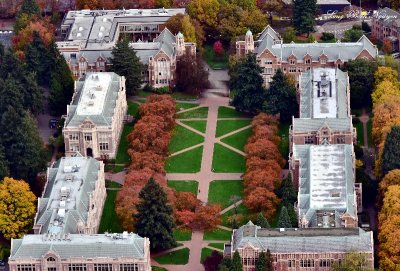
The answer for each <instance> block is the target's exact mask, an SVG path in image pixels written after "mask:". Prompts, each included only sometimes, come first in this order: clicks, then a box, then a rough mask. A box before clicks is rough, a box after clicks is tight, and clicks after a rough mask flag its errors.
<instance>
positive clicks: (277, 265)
mask: <svg viewBox="0 0 400 271" xmlns="http://www.w3.org/2000/svg"><path fill="white" fill-rule="evenodd" d="M267 249H269V250H270V252H271V254H272V258H273V268H274V269H273V270H275V271H331V270H332V269H331V266H332V264H333V263H334V262H336V263H340V262H341V261H342V260H343V259H344V257H345V255H346V253H348V252H351V251H357V252H360V253H363V254H364V255H365V256H366V259H367V263H366V265H365V266H364V268H365V269H368V270H369V269H371V270H373V268H374V241H373V234H372V232H365V231H363V230H362V229H261V228H260V227H258V226H255V225H253V223H251V222H249V223H248V224H247V225H245V226H242V227H240V228H239V229H237V230H234V231H233V234H232V240H231V243H230V244H229V245H225V249H224V254H225V256H229V257H232V256H233V253H234V252H235V251H238V252H239V255H240V256H241V258H242V264H243V271H254V270H255V263H256V261H257V259H258V257H259V254H260V253H261V252H262V251H263V252H266V251H267Z"/></svg>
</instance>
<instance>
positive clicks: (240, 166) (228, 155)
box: [212, 143, 246, 173]
mask: <svg viewBox="0 0 400 271" xmlns="http://www.w3.org/2000/svg"><path fill="white" fill-rule="evenodd" d="M212 168H213V171H214V172H231V173H240V172H244V171H245V170H246V165H245V159H244V156H243V155H241V154H239V153H236V152H234V151H232V150H230V149H228V148H226V147H224V146H222V145H221V144H218V143H216V144H215V145H214V154H213V161H212Z"/></svg>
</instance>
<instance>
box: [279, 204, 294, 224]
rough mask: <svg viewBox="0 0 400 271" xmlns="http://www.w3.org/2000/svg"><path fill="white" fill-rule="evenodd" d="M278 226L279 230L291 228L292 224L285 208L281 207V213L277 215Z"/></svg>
mask: <svg viewBox="0 0 400 271" xmlns="http://www.w3.org/2000/svg"><path fill="white" fill-rule="evenodd" d="M278 226H279V227H280V228H291V227H292V222H291V220H290V216H289V214H288V211H287V209H286V207H285V206H283V207H282V209H281V212H280V213H279V218H278Z"/></svg>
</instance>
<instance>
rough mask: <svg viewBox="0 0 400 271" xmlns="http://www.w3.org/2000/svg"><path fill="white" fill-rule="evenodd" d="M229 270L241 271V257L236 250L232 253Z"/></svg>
mask: <svg viewBox="0 0 400 271" xmlns="http://www.w3.org/2000/svg"><path fill="white" fill-rule="evenodd" d="M229 271H243V265H242V259H241V258H240V254H239V252H238V251H235V253H233V258H232V264H231V267H230V268H229Z"/></svg>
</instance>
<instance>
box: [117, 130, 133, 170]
mask: <svg viewBox="0 0 400 271" xmlns="http://www.w3.org/2000/svg"><path fill="white" fill-rule="evenodd" d="M132 129H133V124H132V123H129V124H125V125H124V129H123V130H122V135H121V140H120V141H119V146H118V152H117V157H116V158H115V163H116V164H128V163H130V160H131V159H130V157H129V155H128V146H129V143H128V134H130V132H132Z"/></svg>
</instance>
